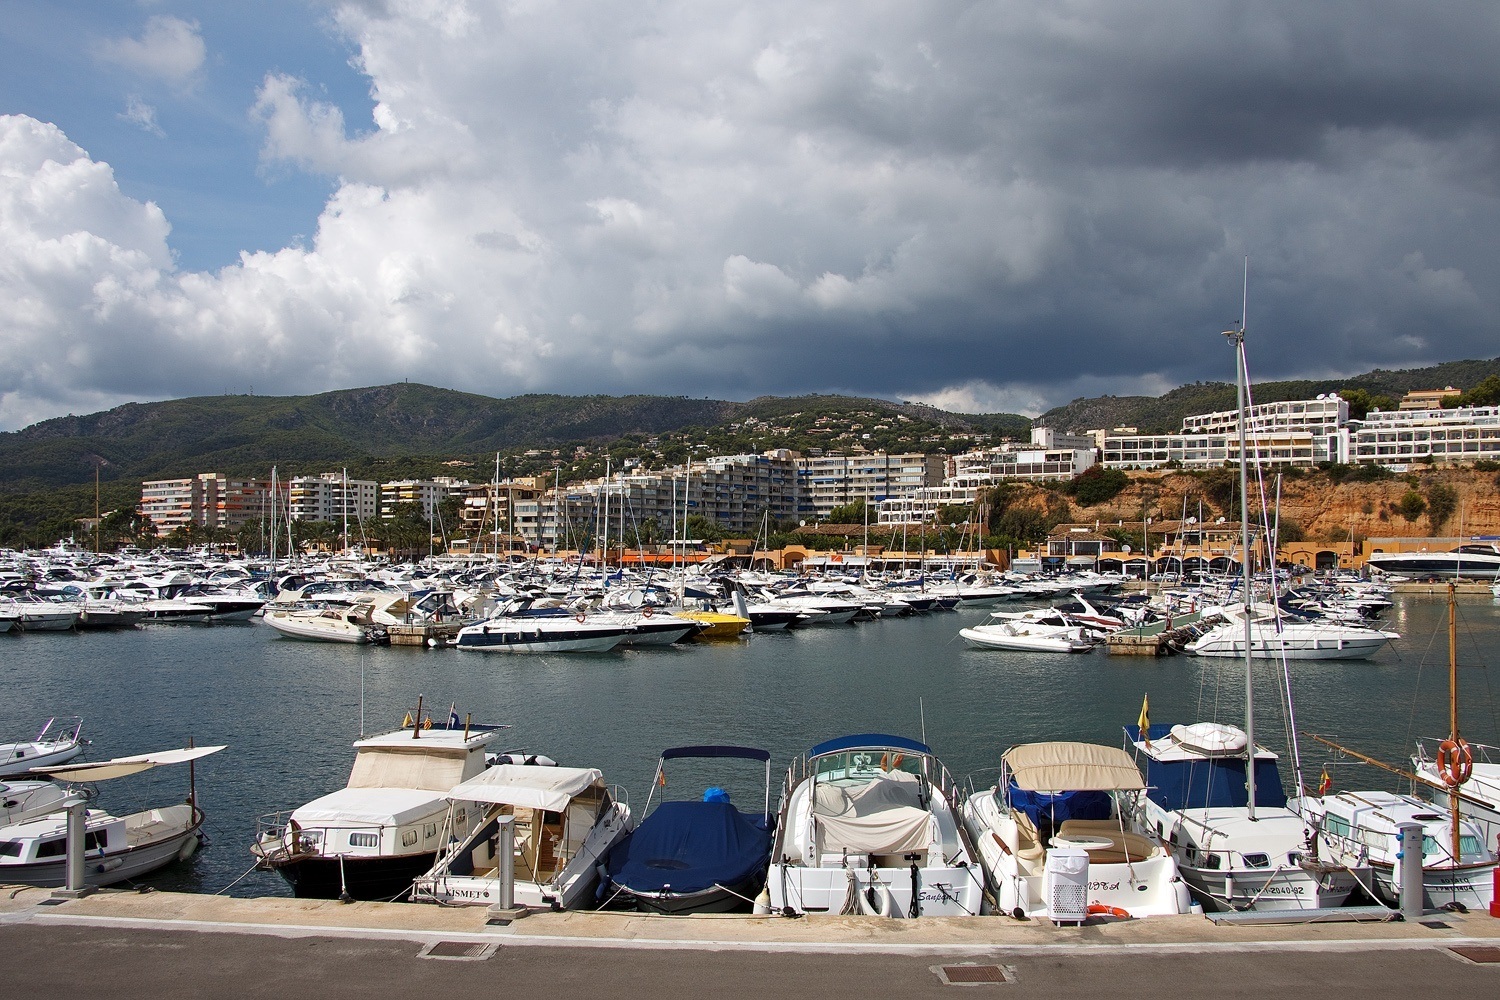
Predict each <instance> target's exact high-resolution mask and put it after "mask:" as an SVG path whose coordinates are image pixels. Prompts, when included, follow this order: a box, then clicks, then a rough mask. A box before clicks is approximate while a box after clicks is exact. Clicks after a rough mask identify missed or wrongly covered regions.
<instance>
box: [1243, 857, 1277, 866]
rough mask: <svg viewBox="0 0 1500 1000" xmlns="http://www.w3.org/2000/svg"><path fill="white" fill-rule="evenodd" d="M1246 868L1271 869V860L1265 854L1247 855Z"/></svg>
mask: <svg viewBox="0 0 1500 1000" xmlns="http://www.w3.org/2000/svg"><path fill="white" fill-rule="evenodd" d="M1245 867H1246V868H1269V867H1271V859H1270V858H1269V857H1268V856H1266V855H1264V854H1246V855H1245Z"/></svg>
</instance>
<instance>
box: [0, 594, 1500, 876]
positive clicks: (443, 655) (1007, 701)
mask: <svg viewBox="0 0 1500 1000" xmlns="http://www.w3.org/2000/svg"><path fill="white" fill-rule="evenodd" d="M1445 614H1446V607H1445V602H1444V601H1443V600H1442V599H1440V598H1431V597H1425V596H1400V597H1398V598H1397V599H1396V602H1395V604H1394V605H1393V606H1392V607H1391V608H1390V609H1389V610H1388V611H1387V612H1386V614H1385V617H1384V618H1383V619H1382V620H1381V623H1382V627H1384V628H1389V629H1391V630H1393V631H1395V632H1398V633H1400V634H1401V635H1402V636H1403V637H1404V638H1402V639H1399V640H1393V641H1391V642H1390V643H1389V644H1388V645H1386V646H1385V647H1384V648H1383V649H1381V650H1380V651H1379V652H1377V653H1375V654H1374V655H1373V656H1372V657H1371V658H1369V659H1367V660H1356V661H1345V660H1313V661H1296V662H1295V664H1294V666H1293V668H1292V684H1293V693H1294V697H1295V699H1296V708H1297V712H1298V725H1299V728H1301V729H1305V730H1312V731H1317V732H1322V733H1330V734H1337V735H1338V736H1339V737H1340V738H1341V739H1342V740H1343V741H1344V742H1346V743H1348V744H1350V745H1355V746H1359V747H1361V748H1362V749H1364V750H1366V751H1368V752H1370V753H1371V754H1372V755H1375V756H1379V757H1381V758H1383V759H1386V760H1390V761H1402V760H1405V759H1407V758H1409V757H1410V756H1411V754H1412V752H1413V749H1414V746H1415V741H1416V740H1417V739H1419V738H1423V737H1436V736H1440V735H1441V734H1442V733H1444V732H1446V731H1447V729H1448V724H1447V719H1446V684H1445V679H1444V672H1443V670H1442V664H1443V662H1444V660H1445V656H1446V652H1445V649H1444V647H1443V643H1441V642H1438V641H1435V640H1434V639H1433V637H1434V636H1435V635H1437V634H1438V633H1439V632H1440V631H1441V628H1442V624H1443V621H1444V618H1445ZM988 616H989V609H988V608H983V607H981V608H970V609H964V608H962V607H960V609H959V610H958V611H957V612H956V613H954V614H931V615H916V616H911V617H906V618H898V619H877V620H874V621H865V622H861V623H858V624H847V625H842V626H831V627H818V628H805V629H798V630H792V631H774V632H767V633H751V634H747V635H745V636H743V637H740V638H737V639H734V640H730V641H723V642H712V643H701V642H700V643H693V644H686V645H672V646H663V647H644V648H622V649H619V650H617V651H613V652H609V653H603V654H588V655H576V654H567V655H555V656H554V655H534V656H524V657H474V656H468V655H465V654H463V653H462V652H459V651H455V650H448V649H432V648H426V647H421V648H415V647H410V646H405V647H399V646H371V645H344V644H333V643H307V642H298V641H292V640H288V639H284V638H281V637H279V636H278V634H277V633H276V632H274V631H273V630H272V629H270V628H268V627H266V626H265V625H263V624H262V623H260V622H258V621H252V622H249V623H229V624H216V625H184V626H170V625H161V624H157V625H143V626H140V627H137V628H132V629H126V630H121V631H111V632H92V631H85V632H66V633H53V632H45V633H23V634H12V635H6V636H4V637H3V639H0V642H3V643H4V648H3V650H0V652H3V654H4V656H3V666H0V671H3V683H4V684H5V687H6V690H7V691H8V692H9V693H10V695H11V697H10V698H9V699H8V701H7V707H6V710H5V711H6V717H5V718H4V719H3V720H0V722H3V724H4V726H5V727H6V730H7V731H9V732H25V731H26V730H27V729H28V728H30V729H31V730H32V731H33V732H34V731H35V726H36V720H37V719H46V718H48V717H50V716H51V715H53V714H57V713H60V712H63V711H66V712H68V713H73V714H77V715H79V716H82V717H83V718H85V719H86V720H87V725H88V732H89V733H91V734H92V737H91V738H92V740H93V745H92V746H90V747H89V753H88V754H87V756H88V758H90V759H103V758H108V757H111V756H119V755H122V754H127V753H130V752H133V751H135V750H136V749H138V748H139V747H140V746H142V745H169V744H177V745H180V744H181V743H184V742H186V741H187V740H188V739H196V740H197V741H198V742H200V743H208V742H212V743H214V744H227V745H229V747H230V749H229V750H228V751H227V752H224V753H221V754H218V755H215V756H214V757H211V758H208V759H206V760H204V761H202V762H201V763H200V764H199V765H198V774H197V786H198V795H199V799H200V801H201V803H202V805H203V808H204V811H205V813H206V816H207V819H206V822H205V825H204V830H205V832H206V834H207V836H208V840H209V845H208V846H207V847H206V848H205V849H203V850H202V851H200V852H199V853H198V855H197V856H195V857H194V858H193V859H192V861H191V863H190V864H185V865H177V866H173V867H171V868H169V869H166V870H164V871H162V872H159V873H157V874H156V875H154V876H151V877H150V878H149V879H148V880H147V881H148V882H149V884H151V885H154V886H156V887H158V888H161V889H172V890H181V891H190V892H206V893H218V892H227V893H229V894H232V895H236V896H247V897H250V896H278V895H288V894H289V889H288V887H287V885H286V883H285V882H283V881H282V880H281V879H280V878H279V877H278V876H276V875H274V874H273V873H271V872H265V871H254V870H250V869H251V862H252V860H253V859H252V858H251V857H250V856H249V853H248V851H247V850H246V847H247V845H248V844H249V843H250V842H251V840H252V839H253V836H254V831H255V822H256V817H258V816H261V815H263V814H266V813H271V812H275V811H278V810H286V809H292V808H294V807H296V806H297V805H299V804H301V803H304V802H308V801H311V800H313V799H315V798H317V797H319V796H321V795H324V794H326V793H328V792H330V791H331V790H333V789H336V788H339V787H341V786H342V785H343V784H344V782H345V780H346V778H347V776H348V769H349V764H350V755H351V744H353V743H354V742H355V741H356V740H358V739H359V738H360V736H361V732H362V731H363V733H364V734H365V735H366V736H371V735H375V734H378V733H382V732H386V731H388V730H391V729H393V728H395V727H396V726H397V724H399V722H400V721H401V719H402V717H403V715H405V714H407V713H409V712H410V711H412V709H413V708H414V707H415V706H416V703H417V699H418V697H419V696H420V695H425V696H426V698H427V699H428V703H429V704H431V705H436V706H438V713H437V714H438V715H440V716H441V715H442V714H443V712H444V711H446V709H447V707H448V706H449V705H450V704H451V705H454V706H456V708H457V710H458V712H459V713H460V715H464V716H472V717H473V718H474V719H475V720H476V721H478V720H482V721H484V722H489V723H500V724H507V725H509V726H510V727H511V728H509V729H507V730H503V731H501V733H500V734H498V735H497V736H496V737H495V740H494V741H493V742H494V743H495V744H496V746H495V749H504V750H525V751H529V752H531V753H543V754H547V755H548V756H550V757H552V758H553V759H555V760H557V761H558V763H560V764H563V765H565V766H576V767H586V768H598V769H599V770H600V771H602V773H603V774H604V775H605V776H606V777H607V779H608V781H609V783H610V784H612V785H613V784H617V785H620V786H622V787H623V788H624V789H625V790H626V792H627V793H628V794H629V795H630V796H631V799H632V801H635V802H640V803H644V802H645V800H646V797H647V793H648V792H649V791H650V790H651V787H652V785H651V782H652V781H653V775H654V769H653V762H654V761H655V760H656V759H657V756H658V754H659V753H660V748H661V747H662V746H670V745H679V744H681V743H682V742H683V741H684V740H691V741H696V742H701V743H704V744H711V743H734V744H744V745H754V746H760V747H764V748H766V750H768V751H769V753H770V755H771V759H772V761H773V762H774V764H775V767H776V768H777V769H778V770H779V769H780V768H782V767H784V766H785V763H786V762H789V761H791V760H793V759H794V758H796V757H798V756H800V755H801V754H803V753H805V752H807V750H808V749H809V748H810V747H812V746H814V745H815V744H817V743H819V742H822V741H823V740H825V739H830V738H836V737H838V736H840V735H842V734H845V733H860V732H885V733H893V734H896V735H898V736H904V737H906V738H909V739H913V740H922V741H923V742H924V743H925V744H926V745H928V746H930V747H932V749H933V752H934V753H936V754H938V755H939V756H940V757H941V759H942V762H943V764H944V765H945V766H946V767H947V768H948V769H949V770H950V772H951V773H952V774H953V775H954V776H955V779H954V780H955V781H956V782H957V783H958V784H959V785H960V786H961V787H962V788H963V789H964V791H965V792H967V791H968V789H969V788H970V787H972V788H974V789H979V788H984V787H988V786H989V785H990V784H992V783H993V781H994V775H995V770H994V769H996V768H998V766H999V761H1000V755H1001V754H1002V753H1003V752H1004V751H1005V750H1006V749H1008V748H1010V747H1011V746H1015V745H1018V744H1023V743H1033V742H1046V741H1053V740H1078V741H1083V742H1092V743H1099V744H1104V745H1112V746H1119V745H1121V744H1122V732H1123V727H1124V726H1125V725H1126V724H1128V723H1131V722H1134V721H1135V718H1136V715H1137V712H1138V710H1139V707H1140V702H1141V698H1142V696H1143V695H1144V694H1149V696H1150V699H1151V705H1152V711H1153V712H1154V713H1155V716H1156V717H1157V718H1159V719H1190V718H1193V719H1196V718H1208V717H1210V716H1214V715H1216V716H1217V717H1219V718H1223V719H1226V720H1234V719H1235V718H1237V716H1238V715H1239V714H1240V713H1242V711H1243V709H1242V706H1241V701H1240V699H1241V698H1242V691H1243V684H1242V677H1243V673H1242V670H1240V669H1237V668H1238V666H1239V665H1238V663H1237V661H1234V660H1232V659H1217V658H1199V657H1189V656H1174V657H1164V658H1154V657H1153V658H1141V657H1118V656H1108V655H1105V652H1104V650H1103V649H1102V648H1101V649H1095V650H1094V651H1093V652H1090V653H1086V654H1082V655H1072V656H1057V655H1055V654H1047V653H1033V652H1025V651H1015V650H984V649H972V648H968V647H967V646H966V645H965V644H964V643H963V642H962V641H961V640H959V639H958V637H957V633H958V631H959V630H960V629H961V628H964V627H968V626H970V625H978V624H982V623H984V622H986V621H989V620H990V619H989V617H988ZM1459 617H1460V623H1461V628H1460V647H1459V648H1460V659H1461V663H1462V664H1463V667H1464V670H1465V671H1466V672H1467V673H1468V675H1469V676H1470V680H1469V681H1468V689H1469V690H1470V692H1471V694H1472V697H1471V698H1470V699H1468V700H1466V702H1465V715H1464V718H1463V723H1464V728H1465V731H1466V732H1467V733H1469V734H1471V735H1472V736H1473V737H1474V738H1475V740H1476V741H1479V742H1488V739H1487V737H1488V736H1489V734H1490V733H1493V732H1494V731H1495V728H1496V721H1495V720H1496V708H1495V704H1494V701H1493V699H1492V698H1490V697H1489V694H1488V692H1489V688H1490V685H1489V683H1488V680H1487V672H1486V667H1485V664H1487V663H1488V662H1490V661H1491V660H1493V659H1494V657H1495V654H1496V652H1497V651H1500V605H1496V604H1495V603H1494V602H1493V601H1492V600H1491V599H1489V598H1488V597H1483V598H1480V597H1465V598H1462V599H1461V600H1460V605H1459ZM1278 672H1279V664H1275V663H1273V662H1270V661H1260V660H1257V661H1256V665H1255V673H1256V680H1257V685H1258V686H1259V687H1260V688H1261V690H1262V691H1263V692H1265V693H1266V694H1267V695H1269V694H1270V693H1271V692H1274V691H1275V689H1276V683H1277V681H1276V678H1277V674H1278ZM101 677H105V678H108V679H109V683H108V684H101V683H99V679H100V678H101ZM1274 702H1275V699H1274V697H1271V698H1269V703H1270V704H1271V706H1272V707H1271V709H1270V710H1269V712H1270V714H1269V715H1268V716H1266V717H1265V718H1264V722H1263V725H1262V728H1261V729H1260V730H1259V733H1258V737H1257V742H1259V743H1261V744H1263V745H1266V746H1268V747H1270V748H1272V749H1273V750H1275V751H1276V752H1277V753H1278V754H1281V755H1282V756H1283V764H1282V767H1283V770H1284V772H1285V774H1284V781H1285V783H1286V786H1287V790H1288V791H1295V788H1294V787H1293V786H1294V783H1295V781H1296V775H1295V773H1294V772H1293V769H1292V765H1291V763H1290V760H1289V758H1288V757H1287V756H1286V750H1287V743H1286V740H1285V732H1286V727H1285V725H1284V724H1283V723H1282V722H1281V721H1280V719H1279V717H1278V714H1277V713H1276V711H1275V709H1274ZM362 720H363V727H362V725H361V723H362ZM1302 753H1303V759H1304V764H1303V767H1302V779H1303V781H1304V782H1314V783H1315V781H1316V774H1317V772H1318V769H1319V768H1321V767H1322V766H1323V765H1324V763H1325V762H1327V763H1329V770H1330V771H1331V773H1332V776H1333V779H1334V781H1335V783H1336V784H1337V785H1338V786H1340V787H1360V788H1365V787H1371V786H1372V785H1376V786H1378V785H1379V784H1380V782H1381V778H1380V776H1379V775H1378V774H1377V773H1376V772H1374V771H1373V769H1370V768H1368V767H1366V766H1364V765H1359V764H1355V763H1353V762H1351V761H1339V760H1337V759H1336V755H1335V754H1332V753H1329V752H1327V751H1325V750H1322V749H1313V748H1310V747H1308V746H1306V745H1304V746H1303V748H1302ZM971 777H972V780H971ZM153 780H154V779H153V776H152V775H150V774H147V775H142V776H141V777H140V778H139V779H137V780H136V781H133V782H131V783H130V784H131V787H130V788H129V789H126V788H123V787H122V788H120V789H118V790H117V789H115V788H108V789H106V790H105V794H106V798H105V803H106V805H108V806H109V808H111V809H114V810H117V811H121V810H124V809H125V807H126V805H128V802H122V801H117V800H116V797H117V796H119V797H121V798H128V797H130V796H132V795H136V794H137V788H136V786H143V787H142V789H141V790H140V792H139V794H140V796H141V797H142V798H143V799H144V800H146V801H151V802H157V803H159V802H161V801H170V800H172V797H180V788H177V787H176V786H174V785H171V784H166V785H161V786H159V787H152V783H153ZM674 780H682V781H687V782H691V781H693V780H694V775H693V774H692V773H691V772H683V773H682V776H681V778H680V779H679V778H678V777H677V775H674ZM1386 787H1389V788H1390V789H1391V790H1393V791H1394V790H1402V791H1404V790H1406V788H1404V787H1402V786H1401V785H1400V784H1398V783H1396V780H1395V779H1391V781H1390V782H1388V783H1387V784H1386ZM702 790H703V789H702V788H698V789H697V791H699V792H701V791H702ZM730 790H731V794H732V795H733V796H734V801H736V802H737V803H739V804H740V805H741V806H744V807H747V808H748V807H749V806H750V805H756V806H758V805H759V800H760V798H761V797H762V792H761V789H759V788H758V787H757V788H751V787H749V786H738V787H732V788H731V789H730ZM772 804H773V806H774V802H773V803H772Z"/></svg>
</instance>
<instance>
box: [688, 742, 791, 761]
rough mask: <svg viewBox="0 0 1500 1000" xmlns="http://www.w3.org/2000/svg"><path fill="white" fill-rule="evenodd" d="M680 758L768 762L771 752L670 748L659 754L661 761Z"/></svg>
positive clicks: (716, 748)
mask: <svg viewBox="0 0 1500 1000" xmlns="http://www.w3.org/2000/svg"><path fill="white" fill-rule="evenodd" d="M681 757H742V758H744V759H745V760H759V761H768V760H770V759H771V752H770V751H769V750H760V749H757V748H756V747H737V746H695V747H670V748H668V749H666V750H663V751H662V752H661V759H662V760H676V759H678V758H681Z"/></svg>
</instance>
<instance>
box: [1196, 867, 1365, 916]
mask: <svg viewBox="0 0 1500 1000" xmlns="http://www.w3.org/2000/svg"><path fill="white" fill-rule="evenodd" d="M1179 868H1180V870H1181V872H1182V878H1183V880H1184V881H1185V882H1187V884H1188V889H1189V890H1190V891H1191V892H1192V894H1193V898H1194V899H1196V900H1197V901H1198V902H1200V903H1202V904H1203V908H1204V909H1206V910H1219V911H1223V910H1256V911H1264V910H1322V909H1327V908H1328V907H1333V906H1343V905H1344V903H1346V902H1347V901H1348V899H1349V897H1350V896H1351V895H1352V894H1353V893H1354V890H1355V889H1356V888H1358V887H1359V884H1360V881H1361V880H1360V878H1359V877H1358V875H1357V871H1358V870H1357V869H1356V871H1350V870H1349V869H1347V868H1328V869H1309V868H1306V867H1303V868H1296V869H1281V870H1276V869H1244V868H1241V869H1233V870H1227V871H1226V870H1221V869H1212V868H1193V867H1189V866H1187V865H1182V864H1181V863H1180V862H1179ZM1366 870H1368V869H1366ZM1365 881H1368V878H1366V879H1365Z"/></svg>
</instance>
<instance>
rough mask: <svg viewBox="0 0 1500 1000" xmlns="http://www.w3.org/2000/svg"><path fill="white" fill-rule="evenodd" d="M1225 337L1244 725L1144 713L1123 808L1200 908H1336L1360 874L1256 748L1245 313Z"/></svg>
mask: <svg viewBox="0 0 1500 1000" xmlns="http://www.w3.org/2000/svg"><path fill="white" fill-rule="evenodd" d="M1247 283H1248V266H1247ZM1224 335H1225V336H1226V337H1228V338H1229V340H1230V343H1231V344H1233V345H1234V348H1235V375H1236V378H1235V389H1236V395H1237V397H1238V403H1239V446H1240V477H1239V478H1240V541H1241V550H1240V568H1241V570H1242V573H1243V583H1242V597H1243V599H1244V614H1243V618H1242V625H1243V628H1244V630H1245V633H1244V645H1243V647H1242V648H1241V653H1242V655H1243V656H1244V669H1245V727H1244V729H1239V728H1237V727H1235V726H1230V725H1225V724H1221V723H1216V722H1205V723H1198V724H1196V725H1188V726H1182V725H1179V726H1152V725H1151V724H1150V719H1149V714H1148V711H1147V709H1146V707H1145V706H1143V707H1142V710H1141V718H1140V721H1139V724H1138V725H1136V726H1127V727H1126V738H1127V743H1128V747H1127V749H1129V748H1133V749H1134V751H1135V754H1136V757H1137V760H1138V761H1142V760H1143V761H1144V767H1143V770H1144V771H1145V775H1146V787H1147V793H1146V794H1145V795H1144V796H1140V797H1138V798H1136V799H1134V800H1133V801H1132V802H1131V803H1130V804H1129V808H1130V809H1131V813H1130V819H1131V825H1132V828H1133V829H1134V831H1135V832H1137V833H1141V834H1144V835H1145V836H1147V837H1150V838H1153V839H1156V840H1159V841H1160V842H1161V843H1162V844H1163V845H1164V846H1165V847H1166V848H1167V850H1168V851H1169V852H1170V853H1171V854H1172V856H1173V858H1174V859H1175V860H1176V862H1177V866H1178V869H1179V870H1180V871H1181V872H1182V877H1183V879H1184V880H1185V881H1186V882H1187V884H1188V886H1189V888H1190V889H1191V891H1192V893H1193V895H1194V896H1195V897H1196V898H1197V899H1198V900H1199V902H1201V903H1202V904H1203V905H1204V907H1205V908H1209V909H1217V910H1226V909H1233V910H1247V909H1254V910H1285V909H1296V910H1311V909H1321V908H1324V907H1331V906H1340V905H1342V904H1343V903H1344V902H1345V901H1346V900H1347V899H1348V898H1349V896H1350V894H1351V893H1352V892H1353V891H1354V889H1355V886H1356V884H1357V881H1356V879H1357V878H1358V877H1359V875H1360V873H1359V871H1358V869H1353V870H1351V869H1350V868H1349V867H1345V866H1342V865H1334V864H1329V863H1327V862H1325V861H1322V860H1320V859H1319V858H1318V856H1317V852H1316V844H1315V838H1314V835H1313V831H1312V829H1311V828H1310V827H1309V826H1308V825H1307V823H1306V822H1305V821H1304V820H1303V818H1302V817H1301V816H1299V815H1298V814H1297V813H1296V812H1294V811H1292V810H1291V809H1289V808H1288V807H1287V797H1286V792H1285V791H1284V790H1283V788H1282V785H1281V777H1280V774H1279V773H1278V771H1277V760H1278V758H1277V755H1276V754H1275V753H1273V752H1271V751H1270V750H1267V749H1266V748H1264V747H1262V746H1259V745H1257V744H1256V742H1255V684H1254V672H1253V670H1252V669H1251V664H1252V652H1253V645H1254V644H1253V643H1252V641H1251V628H1252V617H1253V616H1252V598H1253V594H1252V586H1251V585H1252V574H1251V565H1250V564H1251V559H1250V518H1249V488H1248V469H1247V466H1248V458H1247V448H1246V442H1245V436H1246V435H1245V421H1246V409H1245V396H1246V375H1245V369H1246V365H1245V316H1244V313H1243V312H1242V314H1241V319H1240V323H1239V326H1238V327H1237V328H1235V329H1232V330H1228V331H1225V334H1224Z"/></svg>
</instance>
